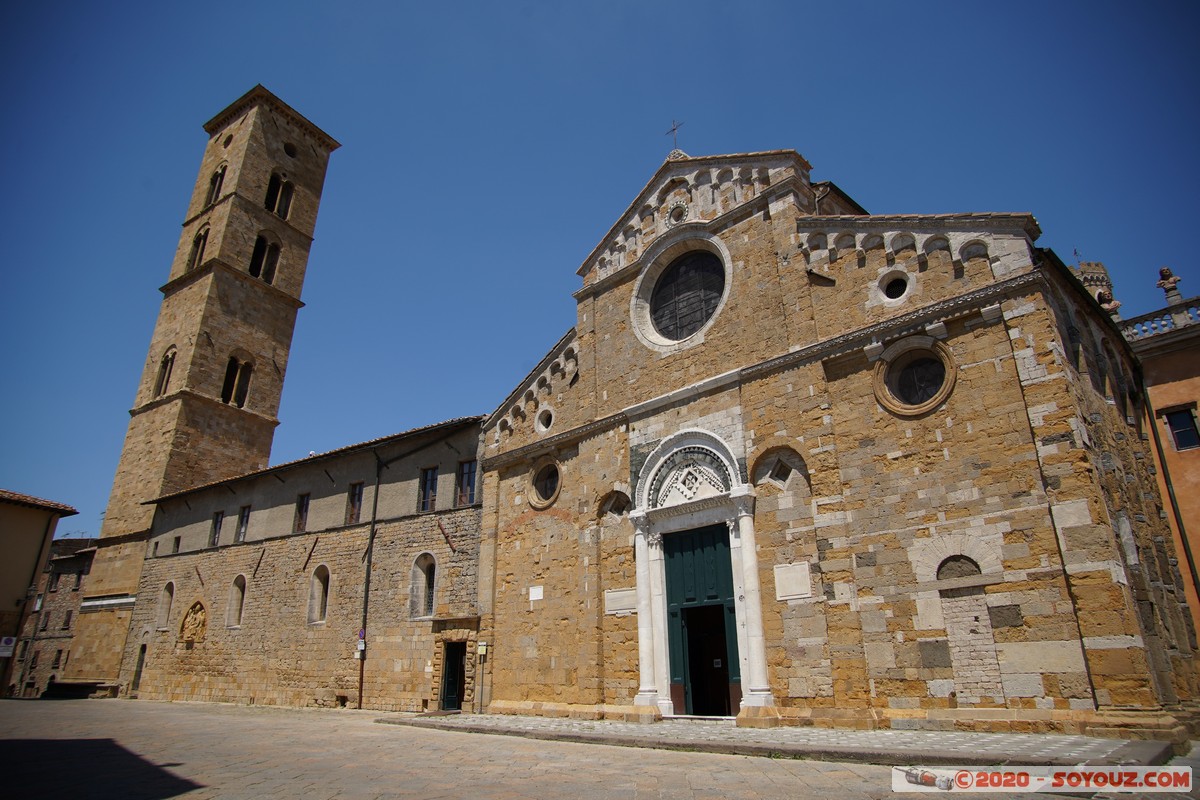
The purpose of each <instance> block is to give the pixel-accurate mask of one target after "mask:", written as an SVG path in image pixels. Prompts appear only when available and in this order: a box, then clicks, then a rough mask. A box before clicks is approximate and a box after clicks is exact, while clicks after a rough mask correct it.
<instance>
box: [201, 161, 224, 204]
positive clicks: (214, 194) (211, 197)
mask: <svg viewBox="0 0 1200 800" xmlns="http://www.w3.org/2000/svg"><path fill="white" fill-rule="evenodd" d="M224 183H225V165H224V164H222V165H221V166H219V167H217V169H216V170H215V171H214V172H213V174H212V177H211V178H209V179H208V197H206V198H205V199H204V205H206V206H211V205H212V204H213V203H215V202H217V200H219V199H220V198H221V186H222V185H223V184H224Z"/></svg>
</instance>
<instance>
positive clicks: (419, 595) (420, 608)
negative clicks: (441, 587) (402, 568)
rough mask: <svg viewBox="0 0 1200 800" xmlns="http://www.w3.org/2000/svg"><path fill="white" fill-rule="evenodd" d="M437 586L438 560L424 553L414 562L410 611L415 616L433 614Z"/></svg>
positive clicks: (430, 615) (429, 615)
mask: <svg viewBox="0 0 1200 800" xmlns="http://www.w3.org/2000/svg"><path fill="white" fill-rule="evenodd" d="M436 588H437V561H435V560H434V558H433V555H432V554H430V553H422V554H421V555H419V556H417V560H416V561H415V562H414V563H413V570H412V589H411V592H410V601H411V602H410V604H409V611H410V612H411V614H412V616H414V617H432V616H433V598H434V590H435V589H436Z"/></svg>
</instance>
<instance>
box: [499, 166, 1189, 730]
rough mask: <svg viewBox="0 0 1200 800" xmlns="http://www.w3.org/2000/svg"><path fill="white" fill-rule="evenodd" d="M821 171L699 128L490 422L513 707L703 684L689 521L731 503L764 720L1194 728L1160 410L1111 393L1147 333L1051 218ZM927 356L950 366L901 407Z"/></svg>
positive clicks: (633, 697)
mask: <svg viewBox="0 0 1200 800" xmlns="http://www.w3.org/2000/svg"><path fill="white" fill-rule="evenodd" d="M808 171H809V169H808V165H807V163H806V162H805V161H804V160H803V159H802V158H800V157H799V156H798V155H796V154H795V153H791V152H773V153H760V154H748V155H742V156H728V157H713V158H696V159H693V158H688V157H686V156H683V155H682V154H675V155H674V157H673V158H672V159H669V160H668V162H667V163H665V164H664V165H663V167H662V168H661V169H660V170H659V172H658V174H656V175H655V176H654V178H653V179H652V180H651V181H650V183H649V184H648V185H647V186H646V188H645V189H644V190H643V191H642V192H641V194H640V195H639V196H638V197H637V198H636V199H635V200H634V202H633V204H632V205H631V206H630V208H629V210H627V212H626V214H625V216H624V217H623V218H621V219H620V220H619V221H618V222H617V224H616V225H615V226H614V227H613V228H612V230H611V231H610V232H609V234H608V236H607V237H605V239H604V240H603V241H602V242H601V243H600V245H599V246H598V247H597V248H596V250H595V251H593V253H592V254H591V255H590V256H589V257H588V259H587V260H586V261H585V262H584V264H583V266H582V267H581V268H580V270H579V272H580V275H581V277H582V278H583V288H582V289H580V290H579V291H578V292H577V293H576V299H577V301H578V304H579V314H578V323H577V325H576V327H575V329H573V330H572V331H570V332H568V334H567V335H566V336H565V337H564V338H563V340H561V341H560V342H559V344H558V345H556V347H555V348H554V350H552V351H551V353H550V354H549V355H548V356H547V358H546V359H544V360H543V362H542V364H541V365H539V367H538V368H537V369H535V370H534V372H533V373H532V374H531V375H530V376H529V378H528V379H527V380H526V382H525V383H524V384H523V385H522V386H520V387H519V388H518V389H517V390H516V391H514V392H513V394H511V395H510V396H509V398H508V399H507V400H506V401H505V402H504V404H503V405H501V407H500V408H499V409H498V410H497V411H496V412H495V413H494V414H493V415H492V416H491V417H490V418H489V419H488V421H487V422H486V423H485V426H484V448H485V449H484V453H485V462H484V467H485V491H484V495H485V508H484V516H483V520H484V538H485V546H484V560H485V563H490V564H491V565H492V571H493V572H494V574H495V575H496V584H495V586H494V587H490V592H491V595H492V600H493V605H492V607H491V608H490V613H489V614H487V615H485V619H484V625H485V629H486V630H487V631H488V634H489V635H490V636H492V637H493V638H494V639H495V640H496V642H498V643H499V642H508V643H509V645H508V646H507V647H503V648H501V647H497V648H496V650H495V657H494V659H493V661H492V664H491V671H490V673H489V674H488V676H487V678H486V679H487V680H488V681H490V684H489V685H490V692H491V694H490V698H491V703H490V705H489V708H491V709H492V710H493V711H511V712H516V713H556V714H571V715H575V716H621V717H632V718H644V717H650V718H654V717H656V716H658V715H661V714H671V713H682V710H683V709H682V708H681V704H688V705H689V707H690V704H691V702H692V698H691V697H690V695H689V693H692V692H695V691H696V686H695V685H689V684H695V683H696V682H697V681H699V678H697V677H696V676H695V675H692V676H691V677H690V678H689V675H688V674H686V673H681V671H680V664H679V663H678V662H679V660H680V657H681V654H683V653H684V652H685V650H686V648H687V647H690V645H686V644H685V645H683V646H682V648H681V645H680V637H681V636H682V637H683V639H684V640H687V639H686V637H687V633H686V632H684V633H680V631H681V624H680V622H679V621H678V620H677V619H676V617H677V615H678V610H677V609H676V604H675V601H673V600H672V599H671V598H672V595H673V594H674V593H677V590H678V588H679V587H672V585H671V578H670V577H669V575H668V574H667V572H666V568H665V567H664V563H666V561H667V560H669V558H670V555H669V553H668V554H666V555H664V551H665V550H669V548H666V547H664V542H666V541H668V540H670V538H671V537H672V536H678V535H682V534H683V533H686V532H687V531H689V530H693V529H696V528H700V527H702V526H706V525H711V524H714V523H716V524H724V525H727V526H728V529H729V531H730V534H729V540H730V543H729V546H730V552H731V555H730V559H729V563H730V566H729V567H728V568H729V569H732V571H733V583H734V595H735V597H734V600H733V605H734V610H735V614H734V620H735V621H734V622H733V623H732V624H733V625H734V627H735V628H736V631H735V633H730V634H728V636H729V638H730V639H731V640H733V639H736V648H734V647H733V646H732V645H731V646H730V651H729V652H730V653H734V652H736V657H737V658H738V659H739V660H740V664H739V666H740V669H739V672H740V681H735V680H733V679H730V693H731V696H732V697H735V698H737V699H738V701H739V703H738V704H739V705H740V712H738V717H739V721H740V722H741V723H743V724H778V723H779V722H785V723H816V724H827V725H849V726H853V727H874V726H880V725H882V726H891V727H919V728H934V729H939V728H943V729H952V728H955V727H972V728H979V729H1010V730H1083V729H1088V730H1095V731H1100V730H1107V729H1116V728H1119V727H1121V726H1123V725H1126V724H1130V723H1129V720H1128V719H1127V718H1126V717H1127V716H1128V715H1127V714H1126V713H1125V712H1126V710H1127V709H1140V710H1141V711H1143V712H1144V716H1145V717H1146V719H1145V720H1143V721H1142V722H1139V723H1136V724H1144V725H1145V726H1146V727H1152V728H1153V727H1158V728H1161V729H1163V730H1167V731H1174V732H1175V734H1174V735H1177V734H1178V731H1179V730H1180V726H1179V723H1178V720H1177V719H1176V718H1174V717H1171V716H1170V715H1166V714H1160V713H1158V712H1159V711H1160V709H1161V707H1162V706H1163V705H1178V704H1179V703H1180V702H1182V701H1190V700H1191V699H1192V698H1193V697H1194V693H1195V690H1196V686H1195V675H1194V669H1193V665H1192V652H1193V647H1194V644H1193V639H1192V634H1191V633H1190V630H1189V626H1188V623H1187V621H1186V618H1185V616H1184V615H1183V614H1182V613H1181V605H1180V600H1181V598H1182V585H1181V581H1180V579H1179V576H1178V575H1177V574H1175V573H1173V572H1172V571H1171V570H1169V569H1164V565H1165V563H1166V562H1164V561H1161V560H1160V559H1158V558H1157V557H1154V556H1153V554H1154V553H1156V552H1157V551H1158V550H1159V549H1163V548H1164V547H1165V545H1164V544H1163V543H1162V541H1163V537H1164V535H1166V534H1167V533H1168V531H1167V528H1166V525H1165V523H1164V522H1163V521H1162V520H1161V519H1160V518H1159V515H1158V513H1157V506H1156V503H1157V502H1159V501H1158V494H1157V490H1156V488H1155V486H1154V482H1153V477H1152V476H1150V475H1149V473H1148V471H1147V470H1145V469H1144V468H1142V465H1144V464H1145V463H1148V462H1147V461H1146V459H1147V458H1148V457H1149V450H1148V445H1147V443H1146V442H1145V440H1144V439H1143V438H1142V437H1141V435H1140V433H1141V430H1142V426H1143V424H1144V415H1145V409H1144V408H1143V407H1142V406H1140V405H1137V404H1136V403H1135V402H1134V401H1132V400H1128V399H1127V398H1126V397H1125V396H1121V397H1120V399H1113V398H1114V393H1117V394H1119V392H1120V391H1126V393H1127V390H1128V388H1129V387H1131V386H1132V375H1133V365H1134V364H1135V363H1136V362H1135V360H1134V358H1133V356H1132V353H1131V352H1130V350H1129V348H1128V347H1126V346H1125V344H1124V341H1123V340H1122V339H1121V337H1120V335H1119V331H1117V330H1116V329H1115V327H1114V326H1113V325H1112V323H1111V321H1110V320H1109V318H1108V316H1107V314H1106V313H1105V310H1104V309H1101V308H1100V307H1099V306H1098V304H1097V303H1096V302H1095V301H1094V300H1093V298H1092V297H1091V296H1090V295H1088V294H1087V293H1086V292H1085V291H1083V289H1082V287H1081V286H1080V284H1079V282H1078V280H1077V279H1076V278H1075V277H1074V276H1073V275H1072V274H1071V273H1070V271H1069V270H1067V269H1066V268H1065V267H1064V266H1063V265H1062V264H1061V263H1060V262H1059V261H1058V260H1057V259H1056V258H1055V256H1054V255H1053V253H1050V252H1048V251H1044V250H1040V249H1038V248H1037V247H1036V246H1035V244H1034V242H1035V240H1036V239H1037V237H1038V235H1039V233H1040V231H1039V230H1038V226H1037V223H1036V222H1035V221H1034V220H1033V218H1032V217H1029V216H1026V215H1016V214H964V215H938V216H909V217H905V216H885V217H881V216H870V215H867V214H866V213H865V212H863V211H862V210H861V209H859V208H858V207H857V206H856V205H854V204H853V201H850V200H849V199H848V198H845V196H844V195H842V194H841V193H840V192H837V191H836V187H834V186H833V185H832V184H817V185H813V184H811V183H810V182H809V177H808ZM830 197H832V198H835V199H836V200H837V201H838V203H839V206H840V207H835V206H833V203H832V202H831V201H830V200H829V199H828V198H830ZM818 203H821V205H820V206H819V209H820V210H821V211H823V212H824V213H821V214H814V213H813V212H814V210H817V209H818ZM829 211H834V212H835V213H833V214H829V213H828V212H829ZM695 252H701V253H709V254H712V255H714V256H716V259H717V263H719V265H720V266H719V268H720V269H723V270H724V281H723V282H722V281H715V283H718V284H719V285H720V287H721V288H720V290H719V291H718V292H714V297H713V300H712V303H711V308H710V309H709V311H708V317H707V318H706V319H705V320H704V322H703V324H702V325H700V326H699V328H698V329H697V330H693V331H690V332H685V333H684V334H683V335H679V336H672V335H665V334H664V333H663V331H662V330H661V329H659V327H658V322H657V321H656V318H655V317H654V315H655V314H656V313H658V312H657V311H655V306H656V303H659V298H658V297H657V296H656V295H658V294H659V293H660V291H661V289H660V286H661V285H662V284H663V283H664V282H665V281H666V278H664V276H665V275H668V274H670V273H671V272H672V270H674V269H675V264H676V263H677V259H680V258H682V257H684V256H688V254H691V253H695ZM718 295H719V296H718ZM660 305H661V304H660ZM1081 332H1082V333H1081ZM1080 337H1082V340H1083V341H1084V342H1086V345H1085V346H1082V347H1081V346H1080V345H1079V343H1078V342H1077V341H1076V340H1077V339H1080ZM917 361H919V362H920V364H923V365H925V366H924V367H923V368H924V369H936V371H937V372H938V374H939V375H941V377H940V378H939V379H938V380H937V381H936V383H937V386H936V387H931V394H930V395H929V396H922V397H920V398H917V399H905V398H904V397H903V396H901V395H903V393H904V391H905V390H904V389H903V387H902V386H899V385H897V383H896V382H897V380H903V374H904V372H905V370H906V368H907V365H910V364H914V363H915V362H917ZM938 363H940V364H941V366H940V367H937V364H938ZM898 373H899V377H897V374H898ZM1100 374H1103V375H1104V380H1099V379H1098V377H1097V376H1098V375H1100ZM933 388H936V391H932V389H933ZM548 464H552V465H554V466H555V467H556V468H557V474H558V476H559V484H558V485H557V486H556V487H554V493H553V495H554V496H553V498H552V501H551V502H549V503H546V502H544V500H545V499H546V498H544V497H541V496H540V495H538V494H537V488H536V486H537V479H538V476H540V475H544V474H545V473H544V470H546V469H547V467H546V465H548ZM689 481H690V485H689ZM614 498H616V502H615V503H614ZM614 508H616V509H618V512H617V513H614V512H613V509H614ZM955 559H965V561H966V563H969V564H970V568H971V570H972V572H970V574H962V575H957V576H951V577H947V576H946V575H945V574H944V573H943V572H942V567H943V566H944V565H946V564H948V563H952V562H953V561H954V560H955ZM487 571H488V570H487V568H486V567H485V568H484V569H483V572H485V573H486V572H487ZM485 588H486V587H485ZM614 596H617V597H620V598H623V600H624V605H622V606H621V611H619V612H615V613H605V605H606V600H608V599H610V598H612V597H614ZM631 598H636V601H632V600H631ZM686 605H687V603H686V602H684V603H682V605H681V608H682V607H683V606H686ZM684 616H685V617H686V610H685V611H684ZM682 628H686V624H684V625H682ZM687 641H690V640H687ZM685 658H686V656H685ZM716 661H718V660H714V663H716ZM739 683H740V685H739ZM1180 713H1183V712H1180ZM1134 716H1136V715H1134Z"/></svg>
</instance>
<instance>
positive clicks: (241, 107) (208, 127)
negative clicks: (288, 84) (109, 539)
mask: <svg viewBox="0 0 1200 800" xmlns="http://www.w3.org/2000/svg"><path fill="white" fill-rule="evenodd" d="M262 105H265V106H270V107H271V109H272V110H273V111H275V112H276V113H277V114H280V115H282V116H284V117H287V118H288V119H290V120H291V121H292V123H293V124H295V125H297V126H299V127H300V128H301V129H303V130H305V131H307V132H308V133H309V134H311V135H312V136H313V138H315V139H316V140H317V141H319V142H320V143H321V145H322V146H323V147H324V148H325V149H326V151H328V152H330V153H332V152H333V151H334V150H337V149H338V148H339V147H341V146H342V145H341V143H339V142H338V141H337V140H336V139H334V138H333V137H332V136H330V135H329V134H328V133H326V132H325V131H323V130H321V129H320V128H318V127H317V126H316V125H314V124H313V123H312V122H311V121H310V120H309V119H308V118H307V117H305V116H304V115H303V114H301V113H300V112H299V111H297V110H296V109H294V108H292V107H291V106H289V105H288V104H287V103H285V102H283V101H282V100H280V99H279V98H278V97H276V96H275V95H274V94H272V93H271V92H269V91H268V90H267V89H266V88H264V87H263V85H262V84H261V83H259V84H256V85H255V86H254V88H253V89H251V90H250V91H248V92H246V93H245V94H244V95H242V96H241V97H239V98H238V99H237V100H234V101H233V102H232V103H230V104H229V105H228V106H226V107H225V108H224V109H223V110H222V111H220V112H219V113H218V114H217V115H216V116H215V117H213V118H212V119H210V120H209V121H208V122H206V123H204V131H205V132H206V133H207V134H208V135H209V136H214V135H216V133H217V132H218V131H220V130H222V129H223V128H225V126H227V125H228V124H229V123H230V122H231V121H232V120H233V119H234V118H235V117H239V116H241V115H242V114H245V113H246V112H247V111H249V110H250V109H252V108H254V107H255V106H262Z"/></svg>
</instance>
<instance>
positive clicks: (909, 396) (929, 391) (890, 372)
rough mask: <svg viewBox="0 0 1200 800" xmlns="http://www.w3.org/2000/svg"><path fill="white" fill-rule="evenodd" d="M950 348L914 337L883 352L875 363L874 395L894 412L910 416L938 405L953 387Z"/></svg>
mask: <svg viewBox="0 0 1200 800" xmlns="http://www.w3.org/2000/svg"><path fill="white" fill-rule="evenodd" d="M955 377H956V372H955V369H954V364H953V361H952V360H951V357H950V350H949V348H947V347H946V346H945V345H944V344H942V343H941V342H939V341H937V340H935V339H933V338H931V337H925V336H922V337H914V338H913V339H912V340H909V341H904V342H898V343H897V344H895V345H892V347H889V348H888V349H887V350H885V351H884V353H883V355H882V356H881V357H880V361H879V363H877V364H876V365H875V398H876V399H877V400H878V401H879V404H880V405H882V406H883V407H884V408H886V409H888V410H889V411H891V412H892V413H894V414H899V415H901V416H906V417H913V416H918V415H920V414H924V413H926V412H928V411H932V410H933V409H934V408H936V407H937V406H939V405H941V404H942V403H943V402H944V401H945V400H946V398H947V397H949V396H950V391H951V390H952V389H953V388H954V381H955Z"/></svg>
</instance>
